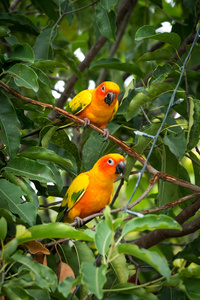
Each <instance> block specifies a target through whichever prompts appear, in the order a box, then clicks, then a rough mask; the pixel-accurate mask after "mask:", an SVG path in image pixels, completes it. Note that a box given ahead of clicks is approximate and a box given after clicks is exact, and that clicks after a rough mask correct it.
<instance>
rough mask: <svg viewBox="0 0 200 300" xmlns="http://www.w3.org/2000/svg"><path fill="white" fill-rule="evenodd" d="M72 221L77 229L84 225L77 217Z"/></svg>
mask: <svg viewBox="0 0 200 300" xmlns="http://www.w3.org/2000/svg"><path fill="white" fill-rule="evenodd" d="M74 221H76V222H77V227H78V228H79V227H81V226H83V224H84V222H83V219H81V218H79V217H75V218H74Z"/></svg>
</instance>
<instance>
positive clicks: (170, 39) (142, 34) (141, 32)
mask: <svg viewBox="0 0 200 300" xmlns="http://www.w3.org/2000/svg"><path fill="white" fill-rule="evenodd" d="M149 38H152V39H154V40H158V41H161V42H164V43H166V44H169V45H171V46H173V47H174V48H176V49H177V48H178V47H179V46H180V43H181V39H180V37H179V35H178V34H177V33H174V32H163V33H156V32H155V29H154V27H153V26H149V25H144V26H142V27H140V28H139V29H138V31H137V32H136V34H135V40H136V41H140V40H143V39H149Z"/></svg>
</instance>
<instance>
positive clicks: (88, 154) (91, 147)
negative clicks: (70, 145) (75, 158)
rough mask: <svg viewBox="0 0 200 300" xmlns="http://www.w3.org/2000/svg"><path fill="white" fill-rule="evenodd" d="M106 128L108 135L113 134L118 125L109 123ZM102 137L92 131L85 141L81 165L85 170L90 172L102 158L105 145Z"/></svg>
mask: <svg viewBox="0 0 200 300" xmlns="http://www.w3.org/2000/svg"><path fill="white" fill-rule="evenodd" d="M106 128H107V129H108V130H109V132H110V134H114V133H115V132H116V131H117V130H118V129H119V128H120V125H118V124H115V123H109V124H108V125H107V126H106ZM103 140H104V137H103V136H99V133H98V132H96V131H93V132H92V133H91V134H90V137H89V138H88V139H87V141H86V143H85V145H84V148H83V152H82V154H83V164H84V166H85V168H86V170H87V171H88V170H90V169H91V168H92V167H93V165H94V164H95V163H96V161H97V160H98V159H99V158H100V157H101V156H102V154H103V151H105V149H106V147H107V144H106V143H103Z"/></svg>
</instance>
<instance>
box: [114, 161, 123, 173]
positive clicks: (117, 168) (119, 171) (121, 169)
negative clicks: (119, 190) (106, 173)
mask: <svg viewBox="0 0 200 300" xmlns="http://www.w3.org/2000/svg"><path fill="white" fill-rule="evenodd" d="M124 172H125V164H124V162H123V161H120V162H118V164H117V166H116V172H115V174H120V173H122V174H124Z"/></svg>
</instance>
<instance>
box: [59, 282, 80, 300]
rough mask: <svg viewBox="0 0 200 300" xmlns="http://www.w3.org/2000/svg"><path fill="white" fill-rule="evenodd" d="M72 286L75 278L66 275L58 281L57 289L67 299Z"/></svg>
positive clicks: (74, 283)
mask: <svg viewBox="0 0 200 300" xmlns="http://www.w3.org/2000/svg"><path fill="white" fill-rule="evenodd" d="M74 286H76V280H75V279H74V278H72V277H71V276H70V277H66V278H65V279H64V280H62V281H61V282H60V283H59V285H58V291H59V293H61V294H62V295H63V297H65V299H67V297H68V295H69V294H70V292H71V290H72V289H73V287H74Z"/></svg>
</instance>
